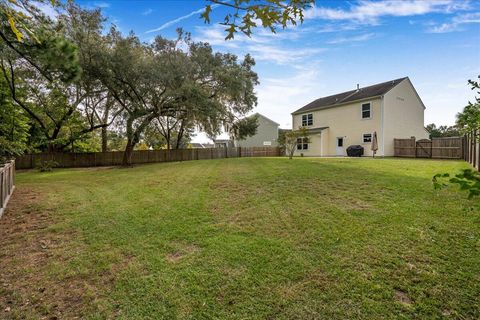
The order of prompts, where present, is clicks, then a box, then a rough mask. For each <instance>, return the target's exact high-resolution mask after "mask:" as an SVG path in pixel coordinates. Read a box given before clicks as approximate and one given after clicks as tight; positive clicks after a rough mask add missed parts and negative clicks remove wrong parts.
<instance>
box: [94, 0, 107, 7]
mask: <svg viewBox="0 0 480 320" xmlns="http://www.w3.org/2000/svg"><path fill="white" fill-rule="evenodd" d="M93 5H94V6H95V7H97V8H108V7H110V3H108V2H104V1H100V2H94V3H93Z"/></svg>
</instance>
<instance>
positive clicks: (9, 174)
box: [0, 160, 15, 218]
mask: <svg viewBox="0 0 480 320" xmlns="http://www.w3.org/2000/svg"><path fill="white" fill-rule="evenodd" d="M14 189H15V160H11V161H9V162H7V163H5V165H4V166H3V167H0V218H1V217H2V215H3V211H4V210H5V208H6V207H7V203H8V200H9V199H10V196H11V195H12V192H13V190H14Z"/></svg>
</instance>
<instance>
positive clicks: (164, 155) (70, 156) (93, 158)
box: [16, 147, 282, 169]
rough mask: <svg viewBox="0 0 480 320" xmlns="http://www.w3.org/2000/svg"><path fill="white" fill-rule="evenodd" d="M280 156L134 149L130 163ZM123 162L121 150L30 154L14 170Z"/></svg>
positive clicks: (252, 151)
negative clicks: (45, 165) (46, 165)
mask: <svg viewBox="0 0 480 320" xmlns="http://www.w3.org/2000/svg"><path fill="white" fill-rule="evenodd" d="M281 154H282V153H281V150H280V148H278V147H251V148H244V147H237V148H207V149H172V150H167V149H164V150H142V151H140V150H137V151H134V152H133V155H132V164H141V163H153V162H172V161H190V160H204V159H221V158H239V157H278V156H280V155H281ZM122 160H123V152H122V151H112V152H91V153H33V154H26V155H22V156H19V157H17V158H16V167H17V169H32V168H36V167H39V166H40V165H41V164H42V163H44V162H46V161H49V162H52V161H53V162H55V166H56V167H61V168H74V167H99V166H118V165H121V164H122Z"/></svg>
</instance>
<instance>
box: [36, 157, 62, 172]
mask: <svg viewBox="0 0 480 320" xmlns="http://www.w3.org/2000/svg"><path fill="white" fill-rule="evenodd" d="M57 166H58V162H56V161H54V160H45V161H39V162H37V166H36V167H37V169H38V171H40V172H50V171H52V170H53V168H55V167H57Z"/></svg>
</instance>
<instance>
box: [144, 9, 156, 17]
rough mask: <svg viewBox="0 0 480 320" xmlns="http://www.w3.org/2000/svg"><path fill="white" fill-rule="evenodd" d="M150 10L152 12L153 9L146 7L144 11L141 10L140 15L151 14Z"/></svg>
mask: <svg viewBox="0 0 480 320" xmlns="http://www.w3.org/2000/svg"><path fill="white" fill-rule="evenodd" d="M152 12H153V10H152V9H150V8H148V9H147V10H145V11H143V12H142V15H143V16H148V15H149V14H151V13H152Z"/></svg>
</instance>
